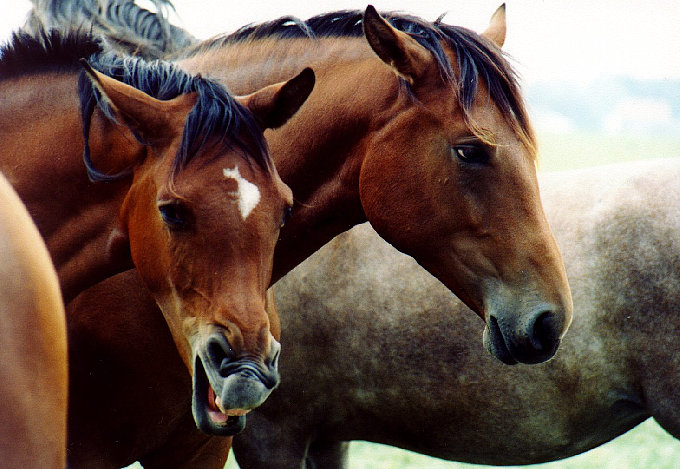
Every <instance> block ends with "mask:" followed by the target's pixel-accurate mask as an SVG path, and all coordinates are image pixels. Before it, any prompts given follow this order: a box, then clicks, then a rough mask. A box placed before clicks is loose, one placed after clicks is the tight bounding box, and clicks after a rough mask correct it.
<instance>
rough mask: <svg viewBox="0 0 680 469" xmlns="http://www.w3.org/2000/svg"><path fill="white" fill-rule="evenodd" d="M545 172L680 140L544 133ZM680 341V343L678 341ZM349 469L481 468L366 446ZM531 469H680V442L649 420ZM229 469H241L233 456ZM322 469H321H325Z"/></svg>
mask: <svg viewBox="0 0 680 469" xmlns="http://www.w3.org/2000/svg"><path fill="white" fill-rule="evenodd" d="M539 144H540V153H541V156H540V161H539V169H540V170H541V171H553V170H563V169H571V168H578V167H584V166H594V165H599V164H610V163H616V162H622V161H630V160H639V159H647V158H667V157H680V136H678V138H663V139H658V138H652V137H638V136H603V135H594V134H569V135H550V134H542V136H541V138H540V141H539ZM679 341H680V338H679ZM349 467H350V468H351V469H482V468H490V467H495V466H480V465H474V464H462V463H455V462H448V461H442V460H439V459H435V458H430V457H427V456H423V455H420V454H416V453H412V452H409V451H404V450H400V449H397V448H392V447H388V446H383V445H378V444H374V443H366V442H354V443H352V444H351V446H350V454H349ZM511 467H523V468H528V469H677V468H678V467H680V441H677V440H675V439H674V438H673V437H671V436H670V435H669V434H667V433H666V432H665V431H664V430H663V429H661V428H660V427H659V426H658V425H657V424H656V423H655V422H654V421H652V420H648V421H646V422H644V423H642V424H641V425H639V426H638V427H636V428H634V429H633V430H631V431H629V432H628V433H626V434H625V435H623V436H621V437H619V438H617V439H615V440H614V441H611V442H609V443H607V444H605V445H602V446H600V447H598V448H595V449H593V450H591V451H588V452H586V453H584V454H581V455H578V456H574V457H571V458H568V459H565V460H562V461H556V462H552V463H545V464H536V465H530V466H511ZM226 468H227V469H237V468H238V465H237V464H236V463H235V462H234V458H233V457H230V461H229V462H228V464H227V466H226ZM321 469H322V468H321Z"/></svg>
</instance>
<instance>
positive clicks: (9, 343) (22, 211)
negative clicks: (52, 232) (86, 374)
mask: <svg viewBox="0 0 680 469" xmlns="http://www.w3.org/2000/svg"><path fill="white" fill-rule="evenodd" d="M0 259H2V263H1V264H0V320H2V327H1V328H0V396H2V399H0V422H2V429H1V430H0V455H1V457H2V466H3V467H7V468H25V467H45V468H47V467H54V468H57V467H64V466H65V464H66V399H67V397H66V394H67V391H66V390H67V384H68V372H67V369H66V368H67V366H66V363H67V362H66V360H67V356H66V321H65V320H64V304H63V302H62V299H61V291H60V290H59V281H58V279H57V274H56V272H55V270H54V266H53V265H52V261H51V259H50V255H49V253H48V252H47V248H46V246H45V243H44V242H43V240H42V238H41V237H40V234H39V233H38V230H37V228H36V227H35V225H34V224H33V221H32V220H31V217H30V215H29V214H28V212H27V211H26V208H25V207H24V205H23V204H22V203H21V201H20V200H19V197H18V196H17V194H16V193H15V192H14V190H13V189H12V187H11V186H10V184H9V182H8V181H7V180H6V179H5V178H4V176H2V174H0Z"/></svg>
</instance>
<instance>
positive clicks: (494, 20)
mask: <svg viewBox="0 0 680 469" xmlns="http://www.w3.org/2000/svg"><path fill="white" fill-rule="evenodd" d="M505 31H506V26H505V3H504V4H502V5H501V6H499V7H498V8H497V9H496V11H495V12H494V14H493V15H492V16H491V21H490V22H489V27H488V28H486V31H484V32H483V33H482V34H481V36H483V37H485V38H487V39H488V40H490V41H491V42H493V43H494V44H496V45H497V46H498V48H499V49H500V48H502V47H503V44H504V43H505Z"/></svg>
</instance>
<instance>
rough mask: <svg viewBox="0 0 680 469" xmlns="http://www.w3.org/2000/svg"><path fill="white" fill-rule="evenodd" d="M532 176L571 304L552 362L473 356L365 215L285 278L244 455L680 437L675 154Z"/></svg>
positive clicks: (469, 459)
mask: <svg viewBox="0 0 680 469" xmlns="http://www.w3.org/2000/svg"><path fill="white" fill-rule="evenodd" d="M540 183H541V194H542V198H543V202H544V206H545V209H546V212H547V214H548V218H549V220H550V223H551V226H552V227H553V229H554V230H555V233H556V235H557V239H558V243H559V245H560V247H561V249H562V253H563V256H564V260H565V263H566V266H567V272H568V274H569V281H570V284H571V286H572V291H573V294H574V308H575V310H574V321H573V324H572V326H571V328H570V331H569V334H567V336H566V337H565V340H564V342H563V344H562V345H561V347H560V350H559V352H558V353H557V355H556V356H555V357H554V358H553V359H552V360H550V361H548V362H546V363H543V364H540V365H534V366H531V367H526V366H522V367H519V366H518V367H506V366H502V365H499V364H498V363H497V362H496V361H494V360H493V359H492V358H491V357H490V356H483V355H480V354H478V353H476V350H475V344H476V337H477V336H478V334H479V333H480V327H479V325H478V324H477V323H476V322H475V321H473V320H471V319H472V318H471V317H470V314H469V311H468V309H467V308H466V306H465V305H463V304H462V303H461V302H460V301H459V300H457V299H456V298H454V297H453V295H451V294H450V292H449V291H448V290H447V289H446V288H445V287H444V286H443V285H442V284H441V283H440V282H438V281H437V280H436V279H435V278H433V277H432V276H431V275H429V274H428V273H427V272H425V271H424V270H423V269H422V268H420V267H419V266H418V265H417V264H416V263H415V262H414V261H413V259H411V258H409V257H407V256H404V255H403V254H401V253H399V252H398V251H396V250H394V249H393V248H392V247H390V246H389V245H388V244H386V243H385V242H384V241H382V240H381V239H380V238H379V237H378V236H377V235H376V234H375V232H374V231H373V230H371V228H370V227H369V226H367V225H362V226H360V227H357V228H354V229H353V230H351V231H350V232H347V233H345V234H343V235H340V236H338V237H337V238H335V239H334V240H333V241H332V242H331V243H329V244H328V245H326V246H325V247H324V248H323V249H321V250H320V251H319V252H318V253H316V254H315V255H314V256H312V257H311V258H310V259H308V260H307V261H305V262H304V263H303V264H301V265H300V266H299V267H297V268H296V269H295V270H293V271H292V272H291V273H289V274H288V275H287V276H286V277H284V278H283V279H282V280H281V281H279V282H278V283H277V284H276V286H275V293H276V298H277V307H278V312H279V314H280V318H281V322H282V327H283V330H284V331H285V334H284V336H283V339H282V348H283V350H285V352H286V353H285V354H284V355H283V356H282V358H281V362H280V366H281V374H282V376H283V379H282V382H281V386H280V387H279V389H277V391H276V392H275V393H274V394H273V395H272V396H271V399H270V400H269V401H268V402H267V403H265V405H264V406H262V407H261V408H259V409H257V411H256V412H254V413H253V414H252V415H251V416H250V417H249V422H248V427H247V428H246V429H245V431H244V432H243V433H241V434H239V435H238V436H236V437H235V439H234V452H235V455H236V459H237V461H238V463H239V466H240V467H241V468H243V469H249V468H255V467H257V468H260V469H261V468H269V467H271V468H274V467H276V468H277V469H281V468H284V469H285V468H299V467H323V468H328V469H338V468H341V467H347V465H346V451H347V446H348V444H347V442H348V441H350V440H367V441H373V442H378V443H384V444H388V445H393V446H398V447H400V448H405V449H409V450H412V451H417V452H420V453H425V454H428V455H431V456H435V457H438V458H444V459H449V460H456V461H462V462H466V463H475V464H490V465H516V464H534V463H540V462H546V461H553V460H557V459H561V458H566V457H569V456H572V455H575V454H578V453H581V452H584V451H587V450H589V449H591V448H594V447H596V446H598V445H600V444H603V443H605V442H607V441H609V440H611V439H613V438H615V437H617V436H618V435H620V434H622V433H624V432H626V431H627V430H629V429H631V428H633V427H634V426H635V425H637V424H638V423H640V422H642V421H644V420H645V419H647V418H649V417H652V418H654V419H655V420H656V421H657V422H658V423H659V424H660V425H661V426H662V427H663V428H664V429H665V430H666V431H668V432H669V433H671V434H672V435H673V436H674V437H676V438H680V401H679V400H678V398H679V396H678V393H677V386H676V382H677V377H678V376H679V375H680V356H678V354H677V352H676V351H677V338H678V336H680V317H679V316H678V314H677V313H678V311H680V295H678V292H680V218H678V216H677V214H678V211H679V210H680V158H675V159H666V160H663V159H662V160H656V161H649V160H647V161H643V162H634V163H624V164H618V165H610V166H601V167H593V168H588V169H580V170H572V171H567V172H557V173H548V174H544V175H542V177H541V178H540ZM661 187H662V188H663V190H659V188H661ZM310 324H314V327H310ZM432 357H436V360H434V361H433V360H432ZM382 362H388V363H390V364H391V365H390V367H385V366H383V365H382ZM305 460H306V465H304V461H305Z"/></svg>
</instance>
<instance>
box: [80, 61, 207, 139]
mask: <svg viewBox="0 0 680 469" xmlns="http://www.w3.org/2000/svg"><path fill="white" fill-rule="evenodd" d="M81 64H82V65H83V68H84V69H85V72H86V74H87V76H88V78H89V79H90V81H91V83H92V86H94V87H95V88H97V90H98V91H99V92H100V94H101V96H102V99H103V100H104V103H105V107H106V108H108V109H106V110H105V112H109V113H110V114H112V117H113V118H115V120H117V121H118V122H120V123H122V124H124V125H126V126H127V127H128V128H129V129H130V130H131V131H132V133H133V134H134V135H135V136H136V137H137V138H138V139H140V140H141V141H142V142H145V143H160V142H162V141H164V140H168V139H171V138H173V137H174V136H176V135H181V132H183V129H184V121H185V120H186V116H187V114H188V113H189V111H190V110H191V109H192V108H193V106H194V104H196V99H197V96H196V93H187V94H183V95H180V96H178V97H177V98H174V99H170V100H167V101H161V100H159V99H156V98H153V97H151V96H149V95H148V94H146V93H144V92H143V91H140V90H138V89H137V88H135V87H133V86H130V85H126V84H125V83H123V82H120V81H118V80H116V79H114V78H111V77H109V76H107V75H105V74H103V73H100V72H98V71H96V70H94V69H93V68H92V67H91V66H90V64H88V63H87V61H85V60H84V59H83V60H81Z"/></svg>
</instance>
